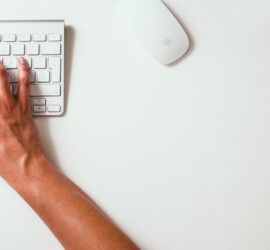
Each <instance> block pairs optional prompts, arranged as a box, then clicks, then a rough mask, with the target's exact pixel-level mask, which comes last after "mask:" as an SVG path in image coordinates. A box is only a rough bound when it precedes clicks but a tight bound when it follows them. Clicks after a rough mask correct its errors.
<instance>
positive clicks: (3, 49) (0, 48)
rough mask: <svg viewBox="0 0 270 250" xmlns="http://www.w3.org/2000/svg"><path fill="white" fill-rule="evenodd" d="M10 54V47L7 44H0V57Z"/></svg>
mask: <svg viewBox="0 0 270 250" xmlns="http://www.w3.org/2000/svg"><path fill="white" fill-rule="evenodd" d="M9 54H10V45H9V44H8V43H2V44H0V56H8V55H9Z"/></svg>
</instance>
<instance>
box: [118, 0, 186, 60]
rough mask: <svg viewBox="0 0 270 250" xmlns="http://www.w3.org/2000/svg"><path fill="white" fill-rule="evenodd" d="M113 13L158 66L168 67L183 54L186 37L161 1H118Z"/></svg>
mask: <svg viewBox="0 0 270 250" xmlns="http://www.w3.org/2000/svg"><path fill="white" fill-rule="evenodd" d="M116 11H117V16H119V17H120V18H121V19H122V20H123V21H124V22H125V23H127V24H128V26H129V27H130V28H131V29H132V30H133V31H135V33H136V34H137V36H138V37H139V38H140V40H141V41H142V43H143V44H144V46H145V47H146V48H147V49H148V50H149V52H150V53H151V54H152V55H153V56H154V57H155V58H156V59H157V60H158V61H160V62H161V63H162V64H171V63H173V62H175V61H177V60H178V59H179V58H181V57H182V56H183V55H184V54H185V53H186V52H187V50H188V48H189V39H188V36H187V34H186V32H185V31H184V29H183V27H182V26H181V25H180V23H179V22H178V21H177V19H176V18H175V16H174V15H173V14H172V13H171V11H170V10H169V9H168V8H167V7H166V6H165V4H164V3H163V2H162V1H161V0H120V1H119V3H118V6H117V8H116Z"/></svg>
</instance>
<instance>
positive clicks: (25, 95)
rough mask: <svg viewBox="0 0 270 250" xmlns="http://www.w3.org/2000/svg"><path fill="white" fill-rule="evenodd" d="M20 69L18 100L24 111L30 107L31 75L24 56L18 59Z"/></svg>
mask: <svg viewBox="0 0 270 250" xmlns="http://www.w3.org/2000/svg"><path fill="white" fill-rule="evenodd" d="M17 68H18V70H19V86H18V100H19V104H20V105H21V108H22V110H23V111H24V112H26V111H27V110H28V109H29V100H30V98H29V88H30V76H29V70H28V65H27V62H26V60H25V59H24V58H23V57H20V58H18V59H17Z"/></svg>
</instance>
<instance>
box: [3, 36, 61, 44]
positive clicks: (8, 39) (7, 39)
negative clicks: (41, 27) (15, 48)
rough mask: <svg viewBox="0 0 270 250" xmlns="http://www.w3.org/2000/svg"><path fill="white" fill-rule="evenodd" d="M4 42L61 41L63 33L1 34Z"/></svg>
mask: <svg viewBox="0 0 270 250" xmlns="http://www.w3.org/2000/svg"><path fill="white" fill-rule="evenodd" d="M1 40H2V41H3V42H16V41H18V42H30V41H34V42H45V41H49V42H59V41H61V35H60V34H48V35H47V34H34V35H30V34H20V35H15V34H4V35H2V36H0V41H1Z"/></svg>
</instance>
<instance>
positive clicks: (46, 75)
mask: <svg viewBox="0 0 270 250" xmlns="http://www.w3.org/2000/svg"><path fill="white" fill-rule="evenodd" d="M36 73H37V82H49V81H50V71H49V70H47V69H39V70H37V71H36Z"/></svg>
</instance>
